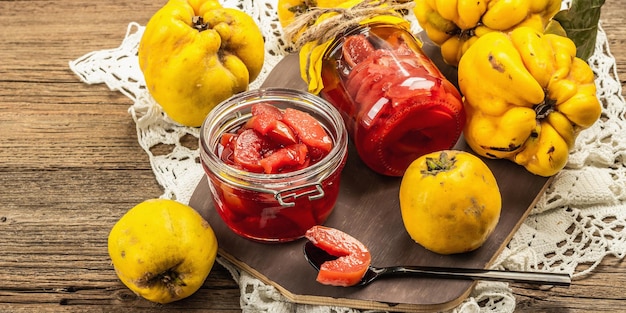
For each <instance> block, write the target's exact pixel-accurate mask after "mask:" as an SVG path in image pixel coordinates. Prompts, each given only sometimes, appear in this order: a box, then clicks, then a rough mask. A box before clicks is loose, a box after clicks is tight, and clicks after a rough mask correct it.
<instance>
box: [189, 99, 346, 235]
mask: <svg viewBox="0 0 626 313" xmlns="http://www.w3.org/2000/svg"><path fill="white" fill-rule="evenodd" d="M267 105H270V106H272V107H274V108H276V109H278V110H279V111H280V112H282V113H284V122H285V123H286V124H289V125H294V126H299V127H303V129H300V132H301V133H306V132H310V130H309V129H307V127H310V126H311V124H316V125H319V126H321V127H322V128H323V129H324V131H325V133H326V134H327V137H325V140H323V141H318V143H322V144H321V145H320V147H321V148H320V147H315V146H316V143H315V142H313V143H312V142H311V141H310V140H307V139H306V138H304V137H298V139H297V140H296V141H298V143H297V144H293V142H291V141H290V140H285V139H282V140H278V142H283V143H284V142H286V141H289V143H284V145H283V144H275V143H273V144H271V145H270V144H267V143H262V144H257V142H255V140H257V141H258V139H259V138H260V137H263V136H271V134H270V133H269V132H270V131H268V132H267V133H262V134H261V135H259V134H257V135H254V134H251V133H252V132H251V131H250V128H253V126H250V125H251V124H254V125H256V126H258V125H261V126H263V125H268V123H265V124H264V123H262V122H259V119H260V118H258V116H256V115H255V114H258V113H257V112H259V110H260V109H259V107H265V108H267ZM255 110H256V111H255ZM288 112H289V114H291V115H290V116H296V118H293V117H290V118H288V117H287V114H288ZM293 112H296V113H297V114H294V113H293ZM301 113H304V114H305V115H304V117H303V116H302V115H299V114H301ZM305 117H306V118H305ZM308 118H313V119H314V120H315V121H317V122H315V121H313V120H310V119H308ZM255 119H256V120H255ZM261 120H262V119H261ZM287 122H289V123H287ZM255 123H256V124H255ZM275 123H276V125H278V122H275ZM298 124H299V125H298ZM281 125H282V124H281ZM256 126H254V127H256ZM259 127H260V126H259ZM283 128H284V127H276V129H278V130H281V129H283ZM296 128H298V127H296ZM254 129H257V128H254ZM263 129H265V128H263ZM318 130H319V129H318ZM301 133H297V135H303V136H307V134H301ZM309 135H310V134H309ZM233 136H237V138H238V139H236V144H232V140H233V139H230V138H231V137H233ZM287 137H289V136H287ZM250 138H256V139H255V140H253V139H250ZM268 138H269V137H268ZM327 139H329V140H327ZM347 142H348V135H347V132H346V129H345V126H344V123H343V121H342V118H341V115H340V114H339V112H338V111H337V110H336V109H335V108H334V107H333V106H332V105H331V104H330V103H328V102H327V101H325V100H324V99H322V98H320V97H318V96H315V95H313V94H310V93H306V92H301V91H298V90H291V89H281V88H267V89H260V90H251V91H247V92H243V93H240V94H238V95H235V96H233V97H231V98H230V99H228V100H226V101H224V102H222V103H220V104H219V105H218V106H216V107H215V108H214V109H213V110H212V111H211V112H210V113H209V115H208V116H207V118H206V120H205V121H204V123H203V125H202V127H201V130H200V145H201V149H200V157H201V163H202V166H203V168H204V171H205V173H206V175H207V177H208V182H209V187H210V190H211V193H212V199H213V204H214V207H215V209H216V210H217V212H218V213H219V215H220V217H221V218H222V220H223V221H224V222H225V223H226V225H228V227H229V228H230V229H231V230H232V231H233V232H235V233H236V234H238V235H240V236H242V237H245V238H248V239H251V240H254V241H259V242H287V241H293V240H296V239H298V238H301V237H302V236H303V235H304V234H305V232H306V231H307V230H308V229H309V228H311V227H312V226H314V225H320V224H322V223H324V222H325V221H326V219H327V218H328V216H329V215H330V214H331V212H332V210H333V208H334V206H335V202H336V200H337V196H338V194H339V183H340V176H341V171H342V170H343V168H344V165H345V162H346V157H347ZM233 145H234V148H229V147H233ZM268 146H271V147H270V148H268ZM295 146H297V147H301V148H302V149H304V150H306V153H305V152H302V150H301V149H291V150H289V149H290V148H291V147H295ZM303 146H304V147H303ZM283 148H284V149H283ZM237 149H242V150H243V152H234V151H235V150H237ZM281 149H282V150H289V152H288V153H284V154H281V153H279V152H276V151H278V150H281ZM262 150H263V151H262ZM266 150H271V153H270V152H268V151H266ZM320 150H323V152H320ZM237 151H239V150H237ZM294 151H297V152H294ZM281 152H284V151H281ZM268 154H269V155H273V156H274V157H276V156H279V157H277V158H278V159H280V160H281V161H276V159H274V161H272V162H271V164H273V165H267V164H266V163H267V162H266V163H262V162H260V163H262V164H263V166H262V167H261V168H258V167H257V165H258V163H257V160H256V158H258V157H259V156H260V155H264V156H267V155H268ZM233 155H234V156H233ZM251 155H252V156H253V157H252V158H251V157H250V156H251ZM294 155H300V156H302V157H303V158H306V161H303V162H300V163H298V166H296V167H290V168H288V169H287V170H284V172H280V171H279V172H273V171H274V167H278V166H280V164H284V163H289V161H293V159H294V158H293V156H294ZM286 156H289V158H288V160H287V161H284V159H285V158H286ZM269 158H270V157H267V159H269ZM250 159H253V161H254V162H249V160H250ZM263 159H266V157H264V158H263ZM296 159H297V158H296ZM276 164H279V165H276ZM265 171H270V172H269V173H267V172H265Z"/></svg>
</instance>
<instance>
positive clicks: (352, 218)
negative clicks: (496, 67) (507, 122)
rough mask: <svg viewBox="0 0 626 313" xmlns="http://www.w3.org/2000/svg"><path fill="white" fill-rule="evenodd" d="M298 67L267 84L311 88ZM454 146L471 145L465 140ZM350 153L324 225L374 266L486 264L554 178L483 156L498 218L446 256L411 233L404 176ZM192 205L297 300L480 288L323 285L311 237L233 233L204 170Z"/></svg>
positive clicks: (451, 75) (417, 296) (236, 251)
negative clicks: (470, 246) (474, 240)
mask: <svg viewBox="0 0 626 313" xmlns="http://www.w3.org/2000/svg"><path fill="white" fill-rule="evenodd" d="M424 50H425V52H426V53H427V54H428V55H429V56H431V58H432V59H433V60H434V61H435V63H436V64H437V65H438V66H439V67H440V68H441V69H442V72H444V74H446V76H447V77H448V79H450V80H451V81H453V82H456V71H455V70H454V69H451V68H449V67H446V66H445V65H444V64H442V63H441V62H440V58H438V56H439V52H438V50H437V49H436V48H435V47H434V46H432V44H431V45H429V43H428V41H425V46H424ZM298 68H299V66H298V58H297V56H296V55H290V56H287V57H285V58H284V59H283V60H282V61H281V62H280V63H279V64H278V65H277V66H276V67H275V69H274V71H273V72H272V73H270V75H269V76H268V78H267V79H266V81H265V82H264V85H263V87H289V88H295V89H303V90H304V89H306V85H305V84H304V82H303V81H302V80H301V78H300V76H299V72H298ZM455 149H459V150H466V151H470V150H469V148H468V147H467V145H466V144H465V142H464V141H463V139H461V140H459V142H458V143H457V145H456V146H455ZM348 153H349V158H348V161H347V164H346V167H345V169H344V171H343V174H342V177H341V187H340V194H339V198H338V200H337V204H336V206H335V209H334V211H333V213H332V215H331V216H330V218H329V219H328V221H327V222H326V223H325V225H327V226H330V227H334V228H338V229H340V230H343V231H345V232H347V233H348V234H350V235H352V236H354V237H355V238H357V239H359V240H360V241H362V242H363V243H364V244H365V245H366V246H368V247H369V248H370V251H371V253H372V264H373V265H376V266H392V265H424V266H451V267H472V268H486V267H488V266H489V265H490V263H491V262H492V261H493V260H494V259H495V257H496V256H497V255H498V253H499V252H500V251H501V250H502V249H503V248H504V246H505V245H506V244H507V243H508V242H509V240H510V239H511V236H512V235H513V233H514V232H515V231H516V230H517V229H518V227H519V226H520V224H521V223H522V222H523V220H524V219H525V218H526V216H527V215H528V213H529V210H530V208H532V207H533V206H534V204H535V202H536V200H537V198H538V196H539V195H540V194H542V193H543V191H544V189H545V188H546V186H547V185H548V183H549V181H550V178H546V177H540V176H535V175H533V174H530V173H529V172H527V171H526V170H525V169H524V168H523V167H521V166H518V165H516V164H514V163H512V162H510V161H506V160H488V159H484V161H485V163H487V165H488V166H489V168H490V169H491V170H492V172H493V173H494V175H495V177H496V180H497V181H498V185H499V188H500V191H501V193H502V204H503V207H502V214H501V217H500V221H499V223H498V226H497V227H496V229H495V231H494V233H493V234H492V235H491V236H490V237H489V239H488V240H487V242H485V244H484V245H483V246H482V247H480V248H479V249H478V250H476V251H473V252H470V253H465V254H458V255H448V256H446V255H439V254H435V253H432V252H429V251H427V250H425V249H424V248H422V247H421V246H419V245H418V244H416V243H415V242H414V241H413V240H412V239H411V238H410V237H409V235H408V234H407V233H406V231H405V229H404V226H403V223H402V217H401V215H400V208H399V202H398V190H399V186H400V181H401V178H397V177H395V178H394V177H385V176H381V175H378V174H376V173H374V172H372V171H371V170H369V169H368V168H367V167H366V166H365V165H364V164H363V163H362V162H361V161H360V159H359V158H358V156H357V154H356V151H355V150H354V148H353V147H352V145H349V152H348ZM189 204H190V205H191V206H192V207H193V208H195V209H196V210H197V211H199V212H200V213H201V214H202V216H204V218H206V219H207V220H208V221H209V223H210V224H211V226H212V227H213V229H214V231H215V233H216V235H217V238H218V245H219V253H220V255H222V256H223V257H224V258H226V259H228V260H229V261H231V262H232V263H233V264H235V265H236V266H238V267H239V268H241V269H242V270H244V271H247V272H249V273H250V274H252V275H253V276H255V277H257V278H259V279H260V280H262V281H263V282H265V283H267V284H270V285H272V286H274V287H276V288H277V289H278V290H279V291H280V292H281V293H282V294H283V295H284V296H285V297H286V298H287V299H289V300H291V301H293V302H296V303H306V304H323V305H337V306H347V307H353V308H360V309H381V310H391V311H404V312H423V311H433V310H447V309H451V308H453V307H455V306H457V305H458V304H460V303H461V302H462V301H463V300H464V299H465V298H466V297H467V296H468V295H469V293H470V292H471V291H472V288H473V287H474V282H472V281H463V280H445V279H434V278H387V279H383V280H380V281H376V282H375V283H373V284H371V285H369V286H366V287H349V288H345V287H332V286H325V285H321V284H319V283H317V282H316V281H315V276H316V272H315V271H314V270H313V268H312V267H311V266H310V265H309V264H308V263H307V261H306V260H305V259H304V256H303V245H304V240H305V239H302V240H299V241H295V242H291V243H285V244H262V243H257V242H252V241H249V240H247V239H243V238H241V237H239V236H237V235H235V234H234V233H233V232H231V231H230V229H228V227H227V226H226V225H225V224H224V222H223V221H222V220H221V219H220V217H219V215H218V214H217V212H216V211H215V209H214V208H213V204H212V201H211V194H210V190H209V186H208V183H207V179H206V177H204V178H203V179H202V181H201V182H200V183H199V184H198V186H197V187H196V190H195V191H194V193H193V195H192V197H191V200H190V203H189Z"/></svg>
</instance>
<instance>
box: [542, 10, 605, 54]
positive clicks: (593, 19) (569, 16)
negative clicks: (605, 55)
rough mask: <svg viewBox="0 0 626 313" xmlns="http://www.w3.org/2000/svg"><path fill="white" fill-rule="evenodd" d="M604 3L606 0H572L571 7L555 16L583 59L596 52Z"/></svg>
mask: <svg viewBox="0 0 626 313" xmlns="http://www.w3.org/2000/svg"><path fill="white" fill-rule="evenodd" d="M603 4H604V0H572V4H571V5H570V8H569V9H567V10H563V11H561V12H559V13H557V14H556V15H555V16H554V20H556V21H558V22H559V23H560V24H561V26H562V27H563V29H565V32H566V33H567V37H569V38H570V39H571V40H572V41H573V42H574V43H575V44H576V56H577V57H579V58H581V59H583V60H587V59H589V57H590V56H591V55H592V54H593V52H594V49H595V46H596V37H597V35H598V22H599V21H600V8H601V7H602V5H603Z"/></svg>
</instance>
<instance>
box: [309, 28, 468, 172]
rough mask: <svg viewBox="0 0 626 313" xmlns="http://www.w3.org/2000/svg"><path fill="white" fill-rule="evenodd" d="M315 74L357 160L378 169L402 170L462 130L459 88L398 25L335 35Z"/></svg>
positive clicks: (453, 141) (447, 145)
mask: <svg viewBox="0 0 626 313" xmlns="http://www.w3.org/2000/svg"><path fill="white" fill-rule="evenodd" d="M321 78H322V82H323V85H324V88H323V89H322V90H321V92H320V95H321V96H322V97H323V98H325V99H327V100H328V101H329V102H330V103H332V104H333V105H334V106H335V107H336V108H337V109H338V110H339V111H340V112H341V114H342V116H343V119H344V121H345V123H346V127H347V129H348V133H349V134H350V136H351V139H352V140H353V142H354V144H355V147H356V150H357V152H358V154H359V156H360V158H361V160H363V162H364V163H365V164H366V165H367V166H368V167H370V168H371V169H372V170H374V171H376V172H378V173H380V174H384V175H389V176H401V175H403V174H404V171H405V170H406V168H407V167H408V166H409V164H410V163H411V162H412V161H413V160H415V159H416V158H418V157H420V156H422V155H424V154H426V153H429V152H434V151H438V150H442V149H449V148H452V147H453V146H454V145H455V144H456V142H457V140H458V139H459V137H460V135H461V131H462V129H463V126H464V123H465V114H464V111H463V104H462V100H461V96H460V94H459V92H458V90H457V89H456V87H455V86H454V85H453V84H452V83H451V82H450V81H448V80H447V79H446V78H445V77H444V76H443V74H442V73H441V72H440V71H439V69H438V68H437V67H436V66H435V65H434V63H433V62H432V61H431V60H430V59H429V58H428V57H427V56H426V55H425V54H424V52H423V51H422V50H421V48H420V45H419V43H418V40H417V39H416V38H415V37H414V36H413V35H412V34H411V33H410V32H409V31H407V30H406V29H405V28H402V27H401V26H398V25H393V24H385V23H374V24H366V25H362V26H359V27H355V28H353V29H349V30H347V31H346V32H345V33H343V34H342V35H340V36H337V37H336V38H335V40H334V41H333V42H332V43H331V44H330V46H329V48H328V49H327V50H326V52H325V55H324V57H323V59H322V71H321Z"/></svg>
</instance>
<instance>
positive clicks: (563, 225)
mask: <svg viewBox="0 0 626 313" xmlns="http://www.w3.org/2000/svg"><path fill="white" fill-rule="evenodd" d="M222 3H223V5H224V6H225V7H236V8H239V9H241V10H243V11H245V12H247V13H248V14H250V15H251V16H252V17H254V19H256V20H257V22H258V25H260V28H261V29H262V30H263V32H264V36H265V39H266V63H265V67H264V69H263V71H262V73H261V74H260V76H259V78H258V79H257V80H256V81H254V82H253V83H252V84H251V86H250V88H251V89H254V88H257V87H258V86H259V85H260V84H261V82H262V81H263V80H264V79H265V77H266V76H267V74H268V73H269V71H270V70H271V69H272V68H273V67H274V66H275V65H276V63H278V61H279V60H280V59H281V58H282V57H283V56H284V55H285V54H286V53H287V47H286V46H285V45H284V42H283V41H282V40H281V37H282V33H281V27H280V24H279V23H278V19H277V16H276V9H275V8H276V0H223V1H222ZM568 4H569V3H568V2H564V4H563V7H567V6H568ZM409 19H410V20H411V21H412V22H413V30H414V32H415V33H417V32H418V31H420V30H421V29H420V27H419V25H418V24H417V23H416V22H415V20H414V17H412V16H409ZM143 29H144V28H143V26H141V25H138V24H136V23H132V22H131V23H130V24H129V26H128V30H127V33H126V36H125V38H124V39H123V42H122V44H121V45H120V46H119V47H118V48H114V49H110V50H101V51H94V52H92V53H89V54H86V55H84V56H82V57H80V58H78V59H76V60H74V61H72V62H70V64H69V66H70V68H71V70H72V71H73V72H74V73H76V75H77V76H78V77H80V79H81V80H82V81H83V82H85V83H87V84H100V83H105V84H106V85H107V86H108V87H109V88H110V89H111V90H114V91H119V92H121V93H123V94H124V95H126V96H128V97H129V98H130V99H131V100H132V101H133V105H132V106H131V107H130V108H129V112H130V114H131V116H132V118H133V120H134V121H135V123H136V126H137V137H138V141H139V144H140V145H141V147H142V148H143V149H144V150H145V151H146V153H147V154H148V155H149V157H150V162H151V165H152V169H153V171H154V174H155V176H156V179H157V181H158V182H159V184H161V186H162V187H163V189H164V194H163V195H162V197H163V198H171V199H176V200H178V201H180V202H183V203H188V201H189V199H190V198H191V195H192V193H193V191H194V189H195V187H196V186H197V184H198V182H199V181H200V179H201V178H202V176H203V175H204V173H203V170H202V168H201V166H200V163H199V161H198V159H199V151H198V148H197V145H189V144H186V142H189V140H185V138H189V136H193V138H197V137H198V134H199V129H197V128H189V127H182V126H178V125H176V124H174V123H172V122H171V121H170V120H168V119H167V117H165V116H164V115H163V113H162V112H161V110H160V107H159V106H158V105H157V104H156V103H155V102H154V100H153V99H152V97H151V96H150V94H149V93H148V92H147V90H146V88H145V83H144V80H143V75H142V73H141V71H140V70H139V66H138V62H137V56H136V52H137V46H138V43H139V40H140V38H141V35H142V33H143ZM589 63H590V64H591V66H592V68H593V70H594V72H595V74H596V77H597V79H596V84H597V86H598V96H599V98H600V99H601V103H602V106H603V113H602V117H601V119H600V120H599V121H598V122H597V123H596V124H595V125H594V126H593V127H591V128H590V129H587V130H585V131H583V132H582V133H581V134H580V135H579V136H578V139H577V141H576V146H575V149H574V150H573V151H572V152H571V155H570V159H569V163H568V164H567V166H566V168H565V169H564V170H562V171H561V172H560V173H559V174H557V176H556V177H555V179H554V181H553V183H552V184H551V185H550V186H549V187H548V189H547V191H546V192H545V194H544V195H542V196H541V197H540V199H539V201H538V203H537V204H536V206H535V207H534V208H533V209H532V211H531V214H530V216H529V217H528V218H527V219H526V220H525V221H524V223H523V224H522V225H521V227H520V228H519V230H518V231H517V232H516V233H515V235H514V237H513V239H512V240H511V242H510V243H509V244H508V246H507V247H506V248H505V249H504V251H503V252H502V253H501V254H500V255H499V256H498V258H497V261H496V263H495V265H494V267H495V268H504V269H510V270H532V271H535V270H539V271H551V272H565V273H570V274H572V276H573V278H574V279H581V278H584V277H585V276H586V275H587V274H589V273H590V272H592V271H593V270H594V268H595V267H596V266H597V265H598V264H599V263H600V262H601V261H602V259H603V258H604V257H605V256H609V255H611V256H615V257H618V258H623V257H624V254H625V253H626V205H625V204H624V203H625V202H624V201H625V200H626V166H625V165H626V164H625V163H626V131H625V130H624V128H626V127H625V126H626V121H625V119H626V113H625V111H626V106H625V102H624V99H623V97H622V95H621V92H622V90H621V85H620V83H619V79H618V77H617V72H616V66H615V59H614V58H613V56H612V55H611V53H610V51H609V46H608V42H607V38H606V34H605V33H604V31H603V29H602V28H601V25H600V29H599V32H598V37H597V41H596V52H595V54H594V55H593V56H592V57H591V59H590V60H589ZM192 141H193V140H192ZM159 145H167V146H169V147H173V149H171V150H168V152H167V154H155V153H153V152H152V151H153V150H157V149H152V148H154V147H156V146H159ZM218 261H219V262H220V263H221V264H222V265H224V266H226V267H227V268H228V269H229V270H230V271H231V273H232V274H233V278H234V279H235V280H236V281H237V282H238V283H239V285H240V289H241V307H242V310H243V312H249V313H253V312H254V313H256V312H309V313H331V312H337V313H357V312H362V311H360V310H355V309H350V308H338V307H325V306H311V305H302V304H295V303H291V302H289V301H288V300H287V299H286V298H284V297H283V296H282V295H281V294H280V292H279V291H278V290H277V289H275V288H274V287H272V286H268V285H265V284H264V283H263V282H261V281H259V280H257V279H256V278H254V277H252V276H250V275H249V274H247V273H246V272H242V271H239V270H237V269H236V268H235V267H234V266H232V265H231V264H229V263H228V262H227V261H225V260H223V259H219V260H218ZM514 309H515V297H514V295H513V293H512V291H511V289H510V288H509V286H508V284H506V283H497V282H479V283H478V284H477V286H476V288H475V289H474V290H473V292H472V293H471V295H470V297H469V298H468V299H466V300H465V301H464V302H463V303H462V304H461V305H460V306H458V307H457V308H455V309H454V310H453V312H459V313H461V312H463V313H465V312H513V311H514Z"/></svg>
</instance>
